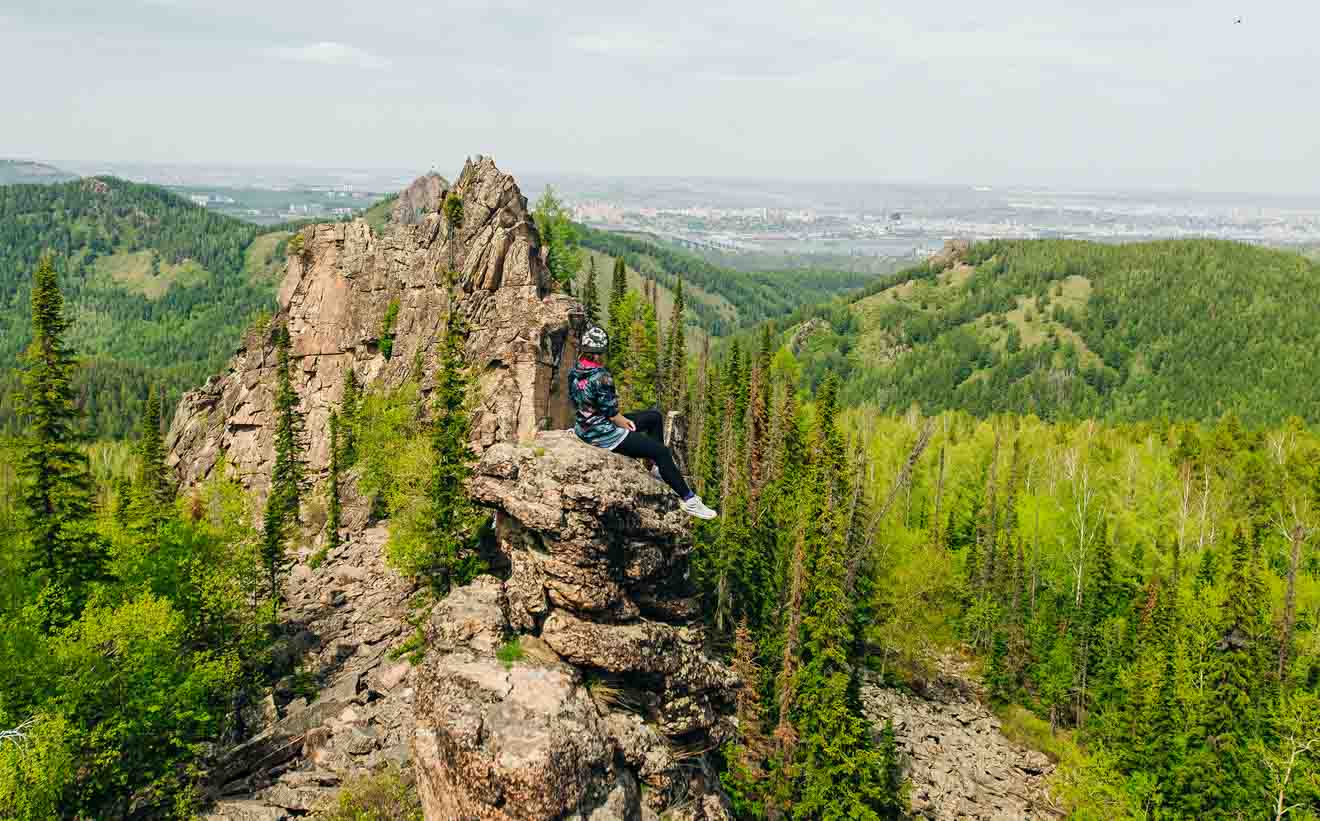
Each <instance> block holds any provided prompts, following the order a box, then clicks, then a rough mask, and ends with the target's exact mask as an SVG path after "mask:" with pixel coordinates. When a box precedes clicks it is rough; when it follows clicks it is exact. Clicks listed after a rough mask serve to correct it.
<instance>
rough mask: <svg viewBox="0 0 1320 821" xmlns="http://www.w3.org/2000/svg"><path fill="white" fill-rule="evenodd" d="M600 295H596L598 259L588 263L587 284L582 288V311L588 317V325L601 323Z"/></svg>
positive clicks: (590, 260)
mask: <svg viewBox="0 0 1320 821" xmlns="http://www.w3.org/2000/svg"><path fill="white" fill-rule="evenodd" d="M599 299H600V297H599V295H598V294H597V293H596V257H595V256H591V257H590V258H589V259H588V261H587V282H586V284H585V285H584V286H583V288H582V310H583V311H584V312H585V313H586V315H587V324H588V325H597V324H599V323H600V304H599V302H598V300H599Z"/></svg>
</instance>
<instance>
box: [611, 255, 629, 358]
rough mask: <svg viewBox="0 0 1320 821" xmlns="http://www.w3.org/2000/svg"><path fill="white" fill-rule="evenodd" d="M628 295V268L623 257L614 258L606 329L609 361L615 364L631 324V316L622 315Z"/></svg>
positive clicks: (625, 341)
mask: <svg viewBox="0 0 1320 821" xmlns="http://www.w3.org/2000/svg"><path fill="white" fill-rule="evenodd" d="M627 296H628V269H627V268H626V267H625V266H624V263H623V259H622V258H618V259H615V260H614V273H613V276H611V278H610V303H609V322H608V323H607V325H608V327H607V328H606V330H607V331H608V332H609V335H610V349H609V354H610V361H611V365H614V366H615V369H616V375H617V360H618V357H619V354H620V352H621V350H622V348H623V347H624V346H625V345H627V343H628V340H627V331H628V329H629V328H630V327H631V326H632V317H631V316H626V317H625V316H624V312H623V303H624V300H625V299H626V298H627Z"/></svg>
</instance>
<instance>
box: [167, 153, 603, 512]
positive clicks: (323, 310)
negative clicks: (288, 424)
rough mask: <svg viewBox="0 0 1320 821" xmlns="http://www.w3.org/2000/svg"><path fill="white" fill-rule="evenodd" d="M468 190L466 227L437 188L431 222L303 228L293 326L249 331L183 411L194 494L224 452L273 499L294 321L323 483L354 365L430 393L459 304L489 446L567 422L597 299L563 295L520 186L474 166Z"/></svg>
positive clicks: (371, 379)
mask: <svg viewBox="0 0 1320 821" xmlns="http://www.w3.org/2000/svg"><path fill="white" fill-rule="evenodd" d="M424 179H427V178H424ZM428 185H429V184H428ZM428 190H429V188H428ZM452 190H453V192H454V193H455V194H456V195H458V196H459V197H460V198H461V199H462V201H463V221H462V224H461V225H460V226H459V227H458V228H457V229H451V228H450V227H449V226H448V225H447V223H446V222H445V221H444V218H443V217H442V215H441V214H440V213H439V211H438V208H439V201H440V200H441V199H443V196H441V195H437V201H436V202H435V203H434V204H433V206H432V210H431V212H429V213H427V214H426V215H425V216H424V217H422V219H421V221H420V222H418V223H416V224H411V225H398V226H394V227H392V229H391V230H390V231H388V232H387V233H386V234H385V235H383V236H377V235H376V234H375V232H373V231H372V230H371V228H370V226H368V225H367V223H366V222H365V221H364V220H356V221H354V222H350V223H334V224H328V225H314V226H309V227H307V228H304V229H303V230H302V232H301V233H300V234H299V235H298V236H299V237H300V241H301V243H302V250H301V252H299V253H293V254H291V255H290V258H289V267H288V271H287V273H286V275H285V277H284V281H283V283H282V285H281V286H280V290H279V295H278V303H279V314H278V317H277V321H276V322H272V323H271V324H270V325H268V326H267V327H265V328H260V329H256V330H254V331H253V332H251V333H249V334H248V335H247V336H246V337H245V338H244V339H243V341H242V343H241V344H240V346H239V349H238V351H237V353H236V354H235V356H234V358H233V360H232V361H231V363H230V366H229V369H228V370H227V372H225V373H224V374H222V375H220V376H217V377H212V378H211V379H209V380H207V382H206V384H205V385H203V386H202V387H201V388H199V389H197V390H193V391H189V392H188V393H186V394H185V395H184V397H183V399H182V400H181V401H180V403H179V407H178V409H177V410H176V412H175V415H174V420H173V423H172V424H171V426H170V431H169V434H168V437H167V440H166V445H167V447H168V449H169V452H170V455H169V458H168V465H169V467H170V468H171V469H173V470H174V471H175V473H176V475H177V478H178V481H179V486H180V487H188V486H191V485H193V484H195V483H196V482H199V481H201V480H203V479H205V478H206V477H207V476H209V475H210V474H211V472H212V471H213V470H214V469H215V466H216V465H217V464H218V463H219V462H220V460H221V458H222V457H223V458H224V459H225V460H226V461H227V462H228V464H229V465H230V469H231V470H232V471H233V472H234V473H235V475H237V476H238V478H239V479H240V481H242V483H243V484H244V486H245V487H247V488H248V489H249V490H251V491H253V493H254V494H255V495H256V497H257V499H258V501H260V500H261V499H263V498H264V496H265V491H266V485H267V483H268V482H269V474H270V467H271V461H272V460H273V458H274V455H273V454H274V451H273V447H272V444H271V442H272V431H273V426H272V424H271V422H272V415H271V414H272V409H273V407H274V404H273V403H274V385H275V378H274V368H275V359H276V357H275V334H276V331H277V329H278V327H279V324H280V322H281V321H282V322H283V323H286V324H287V327H288V332H289V336H290V343H291V350H290V353H291V356H292V359H293V361H294V363H295V368H294V371H295V380H294V388H295V390H296V391H297V393H298V396H299V399H300V410H301V411H302V412H303V414H304V419H305V424H306V430H307V434H308V436H307V439H308V441H307V450H306V454H305V456H306V459H307V464H308V468H309V472H310V474H311V478H313V479H316V478H319V477H320V476H321V475H323V473H324V470H325V468H326V466H327V465H328V463H329V434H328V420H329V416H330V412H331V411H332V410H333V409H334V408H335V407H337V406H338V403H339V400H340V397H341V396H342V394H343V385H344V379H345V373H346V371H347V369H349V368H351V369H352V370H353V372H354V374H355V375H356V377H357V379H358V381H359V383H361V384H363V385H379V386H385V387H393V386H397V385H400V384H402V383H403V382H404V381H405V380H407V379H408V378H409V376H410V375H416V374H420V376H421V385H422V389H423V391H426V390H428V389H429V388H430V383H429V375H430V374H432V373H433V372H434V370H435V365H436V362H437V359H438V351H439V346H440V342H441V336H442V331H443V328H444V323H445V321H446V317H447V316H448V315H449V314H450V311H451V310H452V311H453V314H454V315H455V316H457V317H459V318H460V319H461V320H462V321H463V322H464V323H465V324H466V326H467V327H468V329H469V331H470V333H469V336H468V341H467V346H466V351H465V353H466V358H467V362H468V364H469V365H470V366H472V368H473V369H474V371H475V373H476V375H477V381H478V383H479V387H480V395H481V402H480V405H479V406H478V407H477V408H476V410H475V412H474V430H475V437H474V442H473V444H474V446H475V447H476V448H477V450H478V451H479V450H481V449H482V448H484V447H487V446H489V445H491V444H493V443H495V442H497V441H504V440H509V439H517V438H519V437H527V436H531V435H532V434H534V433H535V432H536V431H537V430H538V429H541V428H544V427H564V426H566V425H567V423H568V421H569V419H570V418H571V416H570V409H569V403H568V397H567V391H566V390H565V389H563V386H561V385H560V384H559V383H560V382H562V379H561V378H560V377H561V368H560V364H561V363H565V362H568V363H571V361H572V360H573V358H574V356H575V350H576V349H575V347H574V344H575V343H574V340H575V339H576V338H577V333H578V330H580V327H581V325H582V323H583V322H584V321H585V320H584V318H583V313H582V306H581V304H580V303H579V302H577V301H576V300H574V299H572V298H570V297H568V296H565V295H563V294H558V293H553V292H551V290H550V288H549V275H548V272H547V270H546V267H545V261H544V260H543V259H542V258H541V253H542V252H541V248H540V243H539V240H538V239H537V236H536V229H535V227H534V226H533V223H532V218H531V214H530V213H529V212H528V210H527V201H526V199H525V198H524V197H523V196H522V194H521V192H519V190H518V186H517V185H516V183H515V182H514V180H513V178H512V177H510V176H509V175H507V174H505V173H503V172H501V171H500V170H499V169H498V168H497V167H496V166H495V163H494V162H493V161H492V160H490V159H489V158H478V159H477V160H475V161H469V162H468V163H467V164H466V165H465V166H464V168H463V173H462V174H461V175H460V176H459V178H458V182H457V183H455V185H454V187H453V189H452ZM443 193H448V192H443ZM451 281H452V283H453V284H452V286H451V285H450V284H449V283H450V282H451ZM392 305H393V306H396V310H397V315H396V318H395V320H394V324H393V327H392V328H391V327H387V323H386V315H387V314H388V313H389V312H390V307H391V306H392ZM386 337H389V338H390V339H391V342H392V345H391V346H389V347H390V348H391V354H390V355H389V356H386V354H385V351H384V348H383V346H382V340H383V339H384V338H386ZM562 370H565V371H566V370H567V367H566V366H565V367H564V368H563V369H562Z"/></svg>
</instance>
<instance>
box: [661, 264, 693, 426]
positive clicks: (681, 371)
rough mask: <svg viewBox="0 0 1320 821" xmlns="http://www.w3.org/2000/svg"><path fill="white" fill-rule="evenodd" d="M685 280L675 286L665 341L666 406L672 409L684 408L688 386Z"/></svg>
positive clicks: (663, 360) (662, 361) (680, 409)
mask: <svg viewBox="0 0 1320 821" xmlns="http://www.w3.org/2000/svg"><path fill="white" fill-rule="evenodd" d="M683 310H684V304H683V280H682V279H680V280H679V281H678V284H677V285H676V286H675V287H674V310H673V313H671V314H670V315H669V328H668V329H667V339H666V341H665V355H664V357H663V359H662V360H661V364H662V365H663V368H664V379H663V381H664V386H665V396H664V403H665V406H666V407H668V408H669V409H670V410H677V411H682V410H684V407H683V405H684V401H683V398H684V396H685V394H686V388H687V339H686V338H685V336H684V331H683V321H684V317H683Z"/></svg>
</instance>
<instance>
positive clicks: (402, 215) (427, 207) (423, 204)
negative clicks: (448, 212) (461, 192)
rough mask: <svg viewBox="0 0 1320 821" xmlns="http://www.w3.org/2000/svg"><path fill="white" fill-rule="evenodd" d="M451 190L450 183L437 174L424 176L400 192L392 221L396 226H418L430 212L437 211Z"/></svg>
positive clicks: (391, 216) (391, 217)
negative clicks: (446, 193) (447, 192)
mask: <svg viewBox="0 0 1320 821" xmlns="http://www.w3.org/2000/svg"><path fill="white" fill-rule="evenodd" d="M448 190H449V182H448V180H446V179H445V178H444V177H442V176H440V175H439V174H437V173H435V172H434V171H433V172H431V173H430V174H423V175H422V176H420V177H418V178H417V179H415V180H413V181H412V183H411V184H410V185H409V186H408V187H407V188H405V189H403V190H402V191H400V192H399V198H398V199H397V200H395V202H394V208H393V209H392V210H391V211H390V220H391V221H393V222H394V223H395V224H396V225H416V224H417V223H419V222H421V221H422V220H423V219H425V217H426V215H427V213H428V212H433V211H437V210H439V208H440V203H441V202H442V201H443V200H444V196H445V192H446V191H448Z"/></svg>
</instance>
